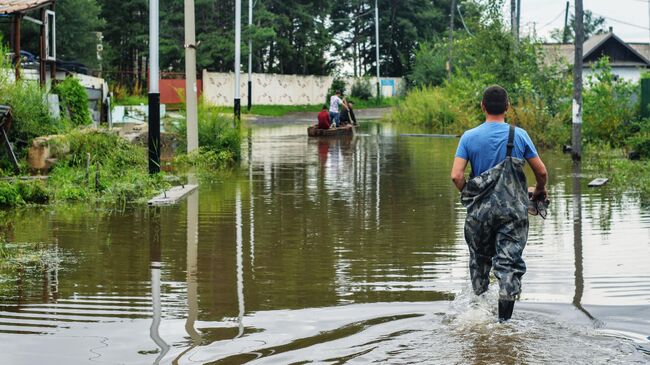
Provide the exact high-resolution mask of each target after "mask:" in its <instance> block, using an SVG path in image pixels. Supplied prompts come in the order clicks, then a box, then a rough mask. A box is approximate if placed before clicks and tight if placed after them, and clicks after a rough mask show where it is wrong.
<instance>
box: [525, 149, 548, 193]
mask: <svg viewBox="0 0 650 365" xmlns="http://www.w3.org/2000/svg"><path fill="white" fill-rule="evenodd" d="M528 163H529V164H530V168H531V169H533V173H534V174H535V179H536V180H537V185H535V192H533V200H537V199H538V198H540V197H541V198H542V199H543V198H545V197H546V180H547V178H548V172H547V171H546V166H545V165H544V162H542V159H541V158H539V157H533V158H530V159H528Z"/></svg>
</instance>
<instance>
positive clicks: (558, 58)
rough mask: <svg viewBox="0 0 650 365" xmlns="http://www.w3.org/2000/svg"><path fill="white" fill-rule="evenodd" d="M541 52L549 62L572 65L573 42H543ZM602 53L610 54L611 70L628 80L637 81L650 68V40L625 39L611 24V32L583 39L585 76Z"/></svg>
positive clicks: (604, 54) (603, 54)
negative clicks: (625, 40) (640, 41)
mask: <svg viewBox="0 0 650 365" xmlns="http://www.w3.org/2000/svg"><path fill="white" fill-rule="evenodd" d="M542 52H543V57H544V62H545V63H546V64H557V63H560V62H563V63H568V64H569V65H573V61H574V52H575V47H574V45H573V44H561V43H547V44H543V45H542ZM603 56H607V57H609V61H610V65H611V66H612V73H613V74H614V75H617V76H618V77H620V78H623V79H625V80H629V81H632V82H638V81H639V80H640V79H641V74H642V73H643V72H646V71H648V70H650V44H649V43H626V42H624V41H623V40H622V39H621V38H619V37H618V36H616V35H615V34H614V32H613V31H612V28H610V29H609V32H608V33H602V34H597V35H594V36H592V37H591V38H589V39H588V40H587V41H586V42H585V43H584V45H583V56H582V61H583V63H584V70H583V76H584V77H586V76H588V75H589V74H590V73H591V67H592V66H593V64H594V63H595V62H596V61H598V60H599V59H600V58H601V57H603Z"/></svg>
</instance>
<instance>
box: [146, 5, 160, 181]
mask: <svg viewBox="0 0 650 365" xmlns="http://www.w3.org/2000/svg"><path fill="white" fill-rule="evenodd" d="M158 9H159V8H158V0H149V136H148V138H147V144H148V148H149V174H157V173H159V172H160V88H159V85H158V84H159V81H160V80H159V79H160V65H159V62H158V41H159V40H158V35H159V32H158V29H159V28H158V21H159V18H158V12H159V10H158Z"/></svg>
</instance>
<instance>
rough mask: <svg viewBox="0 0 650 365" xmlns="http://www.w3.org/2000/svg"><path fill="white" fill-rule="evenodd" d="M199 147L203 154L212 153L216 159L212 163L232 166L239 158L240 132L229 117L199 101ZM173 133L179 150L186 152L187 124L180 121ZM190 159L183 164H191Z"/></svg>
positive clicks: (183, 120)
mask: <svg viewBox="0 0 650 365" xmlns="http://www.w3.org/2000/svg"><path fill="white" fill-rule="evenodd" d="M198 117H199V125H198V127H199V146H200V147H201V150H202V151H203V153H206V152H208V151H213V152H214V153H215V154H216V155H217V156H220V157H219V158H217V159H212V162H219V163H221V162H223V163H224V165H232V164H233V163H235V162H236V161H239V159H240V158H241V131H240V129H239V128H235V127H234V126H233V120H232V117H231V116H225V115H224V114H221V113H219V108H217V107H214V106H210V105H208V104H206V103H205V102H204V101H203V100H200V101H199V107H198ZM174 133H176V134H177V136H178V139H179V140H180V146H179V150H181V151H183V150H187V123H186V121H185V119H182V120H181V121H180V122H179V124H178V125H176V126H174ZM191 161H193V160H192V159H190V160H186V161H185V162H191Z"/></svg>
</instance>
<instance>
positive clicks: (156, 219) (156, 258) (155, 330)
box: [149, 207, 169, 364]
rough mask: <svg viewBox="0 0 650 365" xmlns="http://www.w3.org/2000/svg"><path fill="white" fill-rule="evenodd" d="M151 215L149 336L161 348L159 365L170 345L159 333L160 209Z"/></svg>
mask: <svg viewBox="0 0 650 365" xmlns="http://www.w3.org/2000/svg"><path fill="white" fill-rule="evenodd" d="M149 214H150V215H149V261H150V264H149V267H150V269H151V300H152V302H153V320H152V322H151V327H149V336H150V337H151V339H152V340H153V342H154V343H156V345H157V346H158V347H159V348H160V353H159V354H158V357H156V360H155V361H154V364H159V363H160V360H162V358H164V357H165V355H166V354H167V352H169V345H168V344H167V343H166V342H165V340H163V339H162V337H160V333H159V329H160V322H161V319H162V306H161V302H160V270H161V268H162V262H161V261H162V254H161V251H162V248H161V239H160V235H161V230H160V208H158V207H155V208H151V209H150V210H149Z"/></svg>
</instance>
